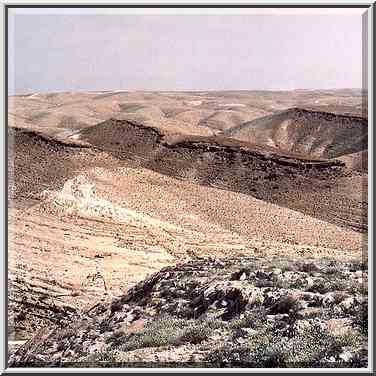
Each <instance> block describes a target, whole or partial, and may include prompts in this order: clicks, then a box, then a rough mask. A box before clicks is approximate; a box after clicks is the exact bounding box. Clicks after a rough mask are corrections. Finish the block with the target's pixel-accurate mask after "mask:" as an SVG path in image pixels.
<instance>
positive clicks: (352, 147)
mask: <svg viewBox="0 0 376 376" xmlns="http://www.w3.org/2000/svg"><path fill="white" fill-rule="evenodd" d="M289 108H295V109H296V108H304V109H305V110H304V111H306V112H304V116H303V117H304V120H303V121H301V115H300V114H301V112H299V111H301V110H298V115H296V112H294V111H296V110H293V112H292V113H293V118H292V120H291V119H287V118H286V113H287V114H291V111H290V112H289V111H287V112H286V110H288V109H289ZM318 112H320V113H324V115H323V116H324V117H325V116H326V120H325V124H324V123H323V122H322V121H321V120H320V119H317V117H315V120H314V121H311V120H310V119H311V118H310V117H311V116H312V114H317V113H318ZM325 113H330V114H331V115H325ZM364 113H365V107H364V103H362V97H361V95H360V92H358V91H356V90H343V91H294V92H208V93H170V92H169V93H167V92H161V93H147V92H134V93H128V92H102V93H99V92H87V93H56V94H54V93H51V94H42V93H35V94H30V95H26V96H16V97H10V98H9V129H8V135H9V136H8V143H9V150H8V151H9V161H8V169H9V192H8V194H9V220H8V223H9V281H10V282H9V283H10V284H9V307H10V324H11V327H10V334H11V338H10V340H11V341H13V342H11V343H16V342H14V341H18V340H21V341H23V340H27V339H29V338H31V337H32V336H33V335H34V334H35V333H36V332H37V331H38V330H39V329H40V328H42V327H44V326H47V327H49V326H51V325H59V323H60V325H62V324H61V323H63V322H64V323H68V322H69V320H70V317H71V315H75V314H77V312H87V311H88V310H90V309H91V308H92V307H94V306H95V305H96V304H99V303H101V304H107V303H108V302H110V301H111V300H112V299H113V298H114V297H118V296H121V295H122V294H125V293H126V291H128V290H129V289H130V288H131V287H132V286H134V285H135V284H136V283H138V282H140V281H142V280H144V279H145V278H146V277H147V276H150V275H151V274H152V273H155V272H158V271H159V270H161V269H162V268H163V267H166V266H173V265H177V264H182V263H186V262H188V261H190V260H199V259H208V258H224V257H230V256H231V257H240V256H252V255H253V256H255V257H265V258H272V256H286V257H287V256H289V257H302V258H306V257H309V258H310V259H312V260H315V259H317V260H320V259H322V258H323V257H332V258H334V259H336V260H338V262H345V261H346V262H355V261H357V260H358V261H360V262H362V261H364V257H365V252H366V251H365V250H366V247H367V231H368V230H367V229H368V226H367V203H368V199H367V179H368V173H367V166H366V164H367V162H365V158H366V157H367V144H366V141H365V140H366V139H367V119H366V118H365V117H364ZM278 114H283V115H278ZM307 114H308V115H307ZM275 116H276V117H275ZM289 116H290V115H289ZM315 116H316V115H315ZM264 117H266V119H272V123H273V124H272V125H273V127H274V128H273V132H272V133H270V132H271V131H270V129H271V128H270V126H269V125H266V126H265V125H262V126H259V125H258V124H261V123H262V124H269V123H267V122H265V121H264V120H262V121H261V123H260V122H259V123H257V121H259V120H256V123H255V119H260V118H264ZM270 117H271V118H270ZM282 118H283V122H285V123H283V122H282V123H281V122H280V123H278V121H279V120H278V119H282ZM275 119H277V120H278V121H276V120H275ZM286 119H287V120H286ZM328 119H329V120H328ZM331 119H335V120H333V121H334V123H333V122H332V120H331ZM338 119H340V120H338ZM343 119H344V120H343ZM354 119H355V120H354ZM342 120H343V122H342ZM268 121H269V120H268ZM286 121H287V123H286ZM252 124H256V127H253V125H252ZM286 124H287V125H286ZM333 124H334V125H333ZM338 124H339V125H338ZM343 124H346V125H343ZM348 124H350V125H348ZM286 126H289V127H290V128H289V132H288V133H286V132H285V133H283V130H282V131H281V127H282V128H283V127H286ZM320 126H321V127H324V126H325V127H327V128H329V127H331V128H330V129H331V130H332V132H331V133H330V137H331V138H330V143H331V144H333V145H336V147H335V148H333V147H330V145H329V144H328V143H325V142H326V139H327V138H326V136H327V135H329V133H328V132H327V131H324V132H323V131H320V129H319V127H320ZM257 127H258V128H257ZM268 127H269V128H268ZM302 127H304V129H305V130H304V135H297V133H296V132H298V131H299V130H300V129H302ZM344 129H345V131H344ZM294 130H295V133H294ZM307 132H308V133H307ZM271 135H272V137H271V138H270V137H269V136H271ZM286 135H288V137H287V138H286V137H285V136H286ZM351 135H353V136H354V137H353V138H351V137H350V136H351ZM282 136H283V137H285V138H283V137H282ZM268 137H269V138H268ZM278 137H280V138H279V142H278ZM355 137H356V142H354V140H355ZM292 139H293V140H294V142H293V146H291V145H292V144H291V143H290V144H289V143H288V141H289V140H292ZM265 140H266V141H265ZM268 140H269V141H268ZM270 140H272V142H270ZM346 140H349V141H348V142H347V141H346ZM350 140H351V142H352V143H351V142H350ZM264 141H265V142H264ZM344 143H345V144H344ZM289 145H290V146H291V147H289ZM335 158H337V159H335ZM12 323H13V325H12ZM17 343H18V342H17ZM188 347H189V346H188ZM179 351H183V350H181V349H180V350H179ZM183 352H184V351H183ZM130 354H131V353H130ZM130 356H131V355H130Z"/></svg>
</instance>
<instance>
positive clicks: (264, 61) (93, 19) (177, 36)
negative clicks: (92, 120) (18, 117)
mask: <svg viewBox="0 0 376 376" xmlns="http://www.w3.org/2000/svg"><path fill="white" fill-rule="evenodd" d="M42 11H43V10H42ZM127 11H128V12H130V11H131V10H127ZM9 12H10V16H9V93H10V94H14V93H16V94H22V93H30V92H40V91H41V92H49V91H76V90H106V89H107V90H111V89H122V90H210V89H212V90H222V89H223V90H225V89H227V90H229V89H244V90H247V89H249V90H251V89H294V88H343V87H361V86H362V16H361V14H362V13H364V10H363V11H362V10H357V11H354V10H349V11H348V12H346V11H344V10H342V11H337V14H335V12H334V10H332V12H326V11H325V10H321V14H320V13H319V12H315V14H312V12H309V11H307V10H306V11H305V12H304V13H303V14H299V13H296V14H294V12H293V11H291V10H289V11H287V10H284V11H283V12H279V13H278V12H276V11H274V12H271V11H269V12H268V11H267V10H263V11H262V12H260V10H259V11H258V12H255V13H257V14H241V15H236V14H234V15H221V14H217V15H213V14H211V15H209V14H186V15H177V14H175V15H173V14H153V15H150V14H149V15H146V14H133V15H130V14H116V15H114V12H113V11H112V12H110V11H109V10H107V11H106V10H104V11H103V10H102V11H101V12H102V13H103V12H104V13H105V14H99V11H96V12H89V11H87V12H86V14H84V13H82V11H81V14H77V13H79V11H78V10H75V11H71V13H72V14H68V13H69V12H66V14H63V13H60V14H57V12H61V10H54V11H53V12H54V13H55V14H47V13H48V12H46V11H45V12H44V13H42V14H38V12H39V13H41V10H36V9H34V10H27V11H26V10H23V11H22V10H10V11H9ZM50 12H51V11H50ZM237 12H238V13H239V12H241V10H240V11H237ZM261 13H263V14H261Z"/></svg>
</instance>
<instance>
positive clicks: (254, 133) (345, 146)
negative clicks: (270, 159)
mask: <svg viewBox="0 0 376 376" xmlns="http://www.w3.org/2000/svg"><path fill="white" fill-rule="evenodd" d="M222 134H223V135H224V136H227V137H232V138H236V139H239V140H243V141H248V142H253V143H256V144H259V145H269V146H274V147H276V148H279V149H281V150H284V151H290V152H295V153H300V154H303V155H306V156H314V157H318V158H337V157H340V156H342V155H345V154H352V153H357V152H361V151H363V150H365V149H367V143H368V129H367V120H366V119H364V118H362V117H356V116H348V115H339V114H333V113H329V112H318V111H308V110H305V109H301V108H292V109H288V110H286V111H282V112H280V113H277V114H273V115H269V116H265V117H261V118H258V119H255V120H253V121H251V122H247V123H244V124H241V125H239V126H237V127H233V128H231V129H229V130H227V131H224V132H223V133H222Z"/></svg>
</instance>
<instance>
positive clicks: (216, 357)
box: [9, 256, 368, 368]
mask: <svg viewBox="0 0 376 376" xmlns="http://www.w3.org/2000/svg"><path fill="white" fill-rule="evenodd" d="M367 277H368V273H367V270H366V265H365V264H364V263H362V262H356V261H347V262H343V263H340V262H338V259H337V260H336V259H332V258H326V257H325V258H322V259H321V260H319V261H318V260H317V259H298V258H294V259H288V258H286V257H284V258H282V257H273V258H271V257H269V258H264V257H249V256H248V257H246V256H242V257H240V256H239V257H236V258H226V259H205V260H204V259H198V260H195V261H191V262H189V263H186V264H182V265H177V266H174V267H167V268H164V269H162V270H161V271H160V272H158V273H156V274H153V275H152V276H150V278H148V279H146V280H144V281H143V282H141V283H139V284H137V285H136V286H134V287H133V288H132V289H131V290H129V291H128V292H127V293H126V294H125V295H123V296H121V297H118V298H116V299H114V300H113V301H112V303H111V304H106V303H99V304H96V305H94V306H93V307H92V309H91V310H88V311H86V312H85V313H82V312H81V313H77V314H75V315H74V317H71V318H70V323H68V324H67V323H66V322H64V324H61V325H58V324H57V325H54V326H50V327H48V328H45V329H42V330H40V331H39V333H37V334H36V335H35V337H34V338H33V339H31V340H30V341H28V342H27V343H26V344H25V345H23V346H22V347H20V348H19V349H18V350H17V351H15V352H14V353H13V354H11V355H10V364H9V366H10V367H24V366H28V367H32V366H36V367H137V366H139V367H262V368H268V367H356V368H358V367H367V336H368V326H367V320H368V299H367V291H368V290H367Z"/></svg>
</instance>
